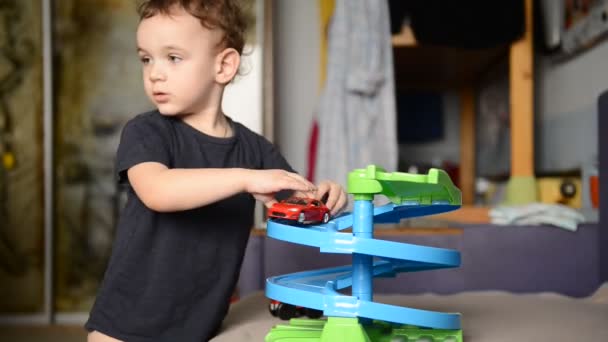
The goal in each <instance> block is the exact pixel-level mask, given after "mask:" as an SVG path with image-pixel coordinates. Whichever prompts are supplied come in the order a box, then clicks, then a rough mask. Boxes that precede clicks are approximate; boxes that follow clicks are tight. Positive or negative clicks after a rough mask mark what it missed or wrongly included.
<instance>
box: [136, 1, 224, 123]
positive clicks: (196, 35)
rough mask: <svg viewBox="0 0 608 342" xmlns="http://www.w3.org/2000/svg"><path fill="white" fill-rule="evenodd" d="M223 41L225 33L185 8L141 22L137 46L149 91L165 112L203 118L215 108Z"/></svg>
mask: <svg viewBox="0 0 608 342" xmlns="http://www.w3.org/2000/svg"><path fill="white" fill-rule="evenodd" d="M220 39H221V33H220V32H219V31H217V30H208V29H206V28H204V27H203V26H202V25H201V23H200V22H199V20H198V19H197V18H195V17H193V16H192V15H190V14H189V13H187V12H186V11H184V10H183V9H175V10H174V11H172V14H171V16H166V15H161V14H157V15H155V16H153V17H150V18H147V19H143V20H142V21H141V22H140V24H139V27H138V29H137V47H138V54H139V57H140V59H141V61H142V65H143V80H144V88H145V90H146V94H147V95H148V97H149V98H150V99H151V100H152V102H153V103H154V104H155V105H156V106H157V108H158V110H159V111H160V112H161V113H162V114H164V115H177V114H197V113H201V112H203V111H205V110H207V109H210V108H212V106H213V105H214V103H212V101H213V99H214V97H213V95H214V94H215V93H217V92H218V91H219V90H218V83H217V82H216V79H215V75H216V70H217V69H216V67H217V65H216V56H217V55H218V53H219V52H220V51H219V48H218V47H217V45H218V43H219V41H220ZM219 94H220V95H221V93H219ZM220 97H221V96H220Z"/></svg>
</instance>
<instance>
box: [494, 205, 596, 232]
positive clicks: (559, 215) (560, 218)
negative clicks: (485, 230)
mask: <svg viewBox="0 0 608 342" xmlns="http://www.w3.org/2000/svg"><path fill="white" fill-rule="evenodd" d="M489 215H490V220H491V222H492V223H494V224H500V225H540V224H549V225H553V226H556V227H560V228H564V229H566V230H569V231H576V228H577V226H578V224H579V223H581V222H583V221H584V220H585V217H584V216H583V215H582V214H581V213H579V212H578V211H577V210H575V209H573V208H571V207H567V206H565V205H561V204H545V203H531V204H527V205H520V206H498V207H495V208H492V209H491V210H490V213H489Z"/></svg>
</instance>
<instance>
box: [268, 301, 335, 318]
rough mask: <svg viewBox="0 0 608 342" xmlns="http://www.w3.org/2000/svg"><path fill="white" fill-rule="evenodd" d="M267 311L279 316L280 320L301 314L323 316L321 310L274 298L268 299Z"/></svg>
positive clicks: (314, 316)
mask: <svg viewBox="0 0 608 342" xmlns="http://www.w3.org/2000/svg"><path fill="white" fill-rule="evenodd" d="M268 311H270V314H271V315H273V316H274V317H279V318H280V319H282V320H289V319H292V318H297V317H301V316H307V317H308V318H320V317H321V316H323V311H321V310H315V309H311V308H305V307H303V306H295V305H291V304H287V303H281V302H279V301H276V300H271V301H270V304H268Z"/></svg>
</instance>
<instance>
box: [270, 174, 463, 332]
mask: <svg viewBox="0 0 608 342" xmlns="http://www.w3.org/2000/svg"><path fill="white" fill-rule="evenodd" d="M348 191H349V192H350V193H352V194H353V195H354V197H355V203H354V207H353V213H352V214H351V213H345V214H343V215H341V216H339V217H336V218H334V219H332V220H330V221H329V222H327V223H326V224H317V225H311V226H307V227H306V228H305V229H304V228H301V227H298V226H292V225H288V224H283V223H282V222H277V221H269V222H268V226H267V229H268V232H267V236H269V237H272V238H275V239H279V240H284V241H288V242H293V243H298V244H304V245H308V246H314V247H318V248H319V249H320V251H321V252H322V253H342V254H352V258H353V264H352V265H348V266H343V267H335V268H329V269H324V270H316V271H306V272H299V273H294V274H288V275H282V276H277V277H272V278H268V279H267V280H266V295H267V296H268V297H269V298H271V299H274V300H275V301H280V302H281V303H283V304H290V305H291V306H293V307H294V308H295V307H298V306H302V305H303V306H306V307H307V308H309V309H314V310H319V311H322V312H323V314H324V315H325V316H327V317H328V320H327V321H320V320H312V321H310V320H309V321H306V320H295V319H292V320H291V325H278V326H276V327H274V328H273V329H272V330H271V332H270V333H269V334H268V335H267V337H266V341H294V340H296V339H297V340H298V341H332V342H340V341H342V342H346V341H349V342H350V341H417V340H420V339H422V341H424V340H425V339H426V340H427V341H442V342H447V341H462V332H461V331H460V327H461V326H460V314H458V313H441V312H433V311H427V310H421V309H413V308H404V307H398V306H393V305H387V304H382V303H376V302H374V301H373V282H372V278H373V277H387V276H394V275H395V274H397V273H399V272H418V271H425V270H433V269H440V268H450V267H458V266H460V253H459V252H458V251H454V250H448V249H442V248H434V247H426V246H418V245H412V244H406V243H397V242H392V241H384V240H376V239H374V238H373V228H374V223H375V222H376V223H377V222H399V220H401V219H403V218H406V217H416V216H423V215H431V214H436V213H441V212H446V211H450V210H455V209H458V208H459V206H460V202H461V196H460V190H458V189H457V188H456V187H454V185H453V184H452V182H451V180H450V178H449V177H448V176H447V174H446V173H445V172H443V171H441V170H437V169H431V170H430V171H429V173H428V175H412V174H407V173H399V172H394V173H387V172H385V171H384V170H383V169H381V168H379V167H377V166H374V165H370V166H368V167H367V168H366V169H359V170H355V171H353V172H351V173H350V174H349V176H348ZM380 194H381V195H385V196H387V197H388V198H389V199H390V200H391V202H392V203H390V204H387V205H384V206H381V207H376V208H374V207H373V205H372V201H373V198H374V196H375V195H380ZM351 226H352V233H343V232H340V231H341V230H343V229H345V228H348V227H351ZM347 287H352V291H351V292H352V293H351V295H345V294H343V293H342V292H339V291H340V290H342V289H344V288H347ZM271 312H272V310H271Z"/></svg>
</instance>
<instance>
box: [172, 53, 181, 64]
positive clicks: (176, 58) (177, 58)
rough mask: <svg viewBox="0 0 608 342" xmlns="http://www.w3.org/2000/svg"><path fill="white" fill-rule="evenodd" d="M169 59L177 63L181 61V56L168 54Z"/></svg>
mask: <svg viewBox="0 0 608 342" xmlns="http://www.w3.org/2000/svg"><path fill="white" fill-rule="evenodd" d="M169 60H170V61H171V62H173V63H179V62H181V61H182V58H181V57H179V56H174V55H169Z"/></svg>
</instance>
